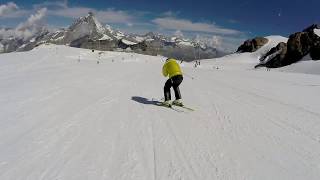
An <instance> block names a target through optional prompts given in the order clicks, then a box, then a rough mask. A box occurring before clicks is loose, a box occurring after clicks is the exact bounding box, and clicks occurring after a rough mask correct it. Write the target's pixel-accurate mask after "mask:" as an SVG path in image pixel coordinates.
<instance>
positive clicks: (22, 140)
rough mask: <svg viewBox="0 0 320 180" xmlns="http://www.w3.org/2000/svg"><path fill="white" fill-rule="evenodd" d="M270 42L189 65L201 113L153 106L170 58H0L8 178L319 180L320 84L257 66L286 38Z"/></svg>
mask: <svg viewBox="0 0 320 180" xmlns="http://www.w3.org/2000/svg"><path fill="white" fill-rule="evenodd" d="M267 38H268V39H269V42H268V44H267V45H265V46H263V47H262V48H261V49H259V50H258V51H256V52H255V53H243V54H238V53H237V54H233V55H230V56H226V57H224V58H223V59H212V60H210V61H209V60H205V61H202V62H201V65H200V66H197V68H195V67H194V63H186V62H184V63H182V64H181V66H182V69H183V72H184V73H185V74H186V75H185V78H184V81H183V82H182V84H181V87H180V90H181V93H182V97H183V102H184V103H185V104H186V105H187V106H190V107H192V108H194V109H195V111H194V112H189V111H187V110H185V109H181V108H179V109H178V112H177V111H173V110H171V109H167V108H164V107H159V106H157V105H156V102H157V100H161V97H163V94H162V93H163V91H162V90H163V85H164V83H165V81H166V79H165V78H164V77H162V76H161V68H162V65H163V62H164V60H165V58H164V57H159V56H146V55H140V54H136V53H123V52H109V51H106V52H100V51H95V52H91V51H90V50H88V49H79V48H71V47H68V46H57V45H40V46H38V47H36V48H35V49H33V50H31V51H28V52H21V53H8V54H1V55H0V69H1V70H0V107H1V108H0V179H1V180H11V179H12V180H25V179H32V180H35V179H46V180H53V179H59V180H87V179H93V180H105V179H107V180H109V179H110V180H128V179H130V180H151V179H152V180H153V179H159V180H160V179H164V180H177V179H185V180H215V179H217V180H239V179H247V180H270V179H272V180H305V179H306V180H319V177H320V171H319V168H320V166H319V165H320V155H319V152H320V143H319V142H320V122H319V119H320V113H319V112H320V96H319V91H320V84H319V82H320V76H319V75H310V74H303V73H284V72H278V70H275V69H272V70H271V71H265V70H262V69H258V70H254V69H253V68H252V64H253V63H257V62H259V56H261V54H263V53H264V52H265V51H267V50H268V49H270V48H271V47H272V46H274V45H275V44H276V43H278V42H283V41H285V40H286V39H285V38H282V37H278V36H276V37H274V36H272V37H267ZM22 57H23V58H22ZM97 61H99V63H97ZM313 63H314V64H310V66H313V67H314V65H315V63H318V62H317V61H313ZM318 64H319V63H318ZM216 67H218V68H216ZM228 68H229V69H228ZM282 70H283V71H286V70H285V69H282ZM319 72H320V71H319ZM187 75H188V76H187ZM191 77H192V78H191ZM181 111H182V112H181Z"/></svg>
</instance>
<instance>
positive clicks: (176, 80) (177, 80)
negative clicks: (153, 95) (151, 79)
mask: <svg viewBox="0 0 320 180" xmlns="http://www.w3.org/2000/svg"><path fill="white" fill-rule="evenodd" d="M182 80H183V76H182V75H177V76H174V77H172V78H170V79H168V80H167V82H166V84H165V85H164V88H163V89H164V99H165V101H169V100H171V92H170V89H171V87H173V90H174V95H175V97H176V99H181V93H180V89H179V85H180V84H181V82H182Z"/></svg>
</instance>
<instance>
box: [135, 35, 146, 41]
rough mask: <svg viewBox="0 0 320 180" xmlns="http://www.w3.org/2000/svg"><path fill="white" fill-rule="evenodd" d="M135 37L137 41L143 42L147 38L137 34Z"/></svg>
mask: <svg viewBox="0 0 320 180" xmlns="http://www.w3.org/2000/svg"><path fill="white" fill-rule="evenodd" d="M134 39H135V40H136V41H137V42H142V41H144V40H145V38H143V37H140V36H135V37H134Z"/></svg>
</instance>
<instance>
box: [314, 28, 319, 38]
mask: <svg viewBox="0 0 320 180" xmlns="http://www.w3.org/2000/svg"><path fill="white" fill-rule="evenodd" d="M314 33H315V34H316V35H318V36H319V37H320V29H314Z"/></svg>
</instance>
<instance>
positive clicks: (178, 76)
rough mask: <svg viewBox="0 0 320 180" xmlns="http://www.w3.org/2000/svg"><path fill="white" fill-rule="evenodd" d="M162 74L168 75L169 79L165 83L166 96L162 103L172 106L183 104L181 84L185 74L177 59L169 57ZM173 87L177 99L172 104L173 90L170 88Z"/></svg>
mask: <svg viewBox="0 0 320 180" xmlns="http://www.w3.org/2000/svg"><path fill="white" fill-rule="evenodd" d="M162 74H163V76H164V77H168V76H169V79H168V80H167V82H166V83H165V86H164V98H165V101H164V102H163V103H162V104H163V105H164V106H167V107H171V106H172V104H173V105H176V106H183V103H182V101H181V94H180V89H179V85H180V84H181V82H182V80H183V75H182V71H181V68H180V66H179V64H178V63H177V62H176V60H175V59H173V58H169V59H167V60H166V62H165V64H164V65H163V67H162ZM171 87H173V90H174V94H175V97H176V100H174V101H173V102H172V104H171V102H170V101H171V92H170V89H171Z"/></svg>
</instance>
